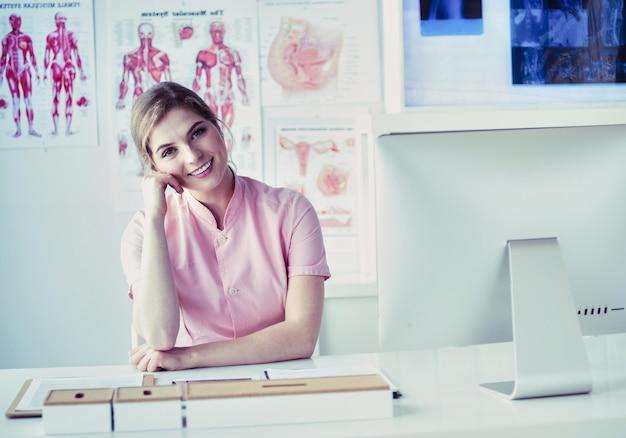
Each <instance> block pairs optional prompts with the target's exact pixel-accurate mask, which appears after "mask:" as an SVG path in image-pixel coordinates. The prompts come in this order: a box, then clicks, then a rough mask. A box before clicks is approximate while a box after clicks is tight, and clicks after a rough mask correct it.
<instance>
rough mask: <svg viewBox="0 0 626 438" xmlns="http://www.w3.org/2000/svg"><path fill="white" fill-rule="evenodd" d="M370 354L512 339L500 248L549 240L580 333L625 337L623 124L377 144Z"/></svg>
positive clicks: (415, 137)
mask: <svg viewBox="0 0 626 438" xmlns="http://www.w3.org/2000/svg"><path fill="white" fill-rule="evenodd" d="M374 148H375V150H374V157H375V160H374V166H375V178H376V182H375V186H376V244H377V276H378V286H379V324H380V326H379V330H380V333H379V335H380V343H381V349H382V350H398V349H413V348H430V347H440V346H462V345H471V344H481V343H491V342H503V341H510V340H512V328H511V324H512V322H511V298H510V284H509V264H508V256H507V241H509V240H516V239H534V238H545V237H556V238H557V240H558V243H559V246H560V251H561V255H562V258H563V262H564V265H565V269H566V274H567V278H568V282H569V285H570V288H571V292H572V295H573V299H574V303H575V306H576V308H577V310H576V311H577V313H578V317H579V321H580V324H581V329H582V333H583V335H599V334H605V333H616V332H626V310H625V307H626V125H608V126H589V127H587V126H582V127H581V126H577V127H566V128H537V129H510V130H493V131H467V132H439V133H407V134H390V135H383V136H380V137H379V138H378V139H377V141H376V144H375V145H374Z"/></svg>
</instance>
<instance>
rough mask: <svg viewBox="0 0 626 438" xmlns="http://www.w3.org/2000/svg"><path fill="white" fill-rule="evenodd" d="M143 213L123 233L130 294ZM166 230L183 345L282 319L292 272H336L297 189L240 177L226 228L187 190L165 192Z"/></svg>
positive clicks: (245, 331)
mask: <svg viewBox="0 0 626 438" xmlns="http://www.w3.org/2000/svg"><path fill="white" fill-rule="evenodd" d="M144 218H145V216H144V212H143V211H139V212H137V213H136V214H135V215H134V217H133V219H132V220H131V222H130V223H129V224H128V226H127V227H126V230H125V231H124V235H123V237H122V249H121V255H122V265H123V269H124V274H125V275H126V279H127V281H128V284H129V291H128V293H129V296H130V297H131V298H132V288H133V284H134V283H135V282H136V281H137V280H138V279H139V268H140V264H141V248H142V242H143V223H144ZM165 235H166V238H167V244H168V249H169V254H170V262H171V268H172V272H173V275H174V282H175V285H176V291H177V293H178V300H179V305H180V330H179V333H178V338H177V339H176V345H177V346H188V345H196V344H201V343H206V342H214V341H219V340H224V339H233V338H236V337H240V336H244V335H247V334H250V333H253V332H256V331H258V330H260V329H262V328H265V327H268V326H270V325H273V324H276V323H278V322H280V321H283V320H284V319H285V299H286V297H287V280H288V278H289V277H292V276H294V275H318V276H323V277H325V278H326V279H327V278H329V277H330V271H329V269H328V264H327V262H326V253H325V250H324V243H323V238H322V233H321V228H320V225H319V220H318V218H317V214H316V212H315V210H314V208H313V206H312V205H311V203H310V202H309V201H308V200H307V199H306V198H305V197H304V196H302V195H300V194H299V193H297V192H294V191H292V190H289V189H285V188H273V187H270V186H268V185H266V184H264V183H262V182H259V181H256V180H253V179H250V178H246V177H243V176H235V191H234V194H233V197H232V199H231V200H230V203H229V205H228V207H227V209H226V213H225V217H224V229H223V230H219V229H218V228H217V223H216V221H215V218H214V217H213V214H212V213H211V212H210V211H209V210H208V209H207V208H206V207H204V206H203V205H202V204H201V203H200V202H198V201H197V200H196V199H194V198H193V197H192V196H191V195H189V194H188V192H183V194H177V193H172V194H168V195H167V214H166V216H165ZM148 293H149V292H148Z"/></svg>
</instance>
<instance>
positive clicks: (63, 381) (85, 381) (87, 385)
mask: <svg viewBox="0 0 626 438" xmlns="http://www.w3.org/2000/svg"><path fill="white" fill-rule="evenodd" d="M142 384H143V374H122V375H115V376H101V377H65V378H52V379H33V380H32V382H31V384H30V386H29V387H28V389H27V390H26V392H25V393H24V396H23V397H22V399H21V400H20V402H19V403H18V405H17V407H16V408H15V410H16V411H38V410H41V409H43V404H44V402H45V400H46V398H47V397H48V393H49V392H50V391H52V390H55V389H96V388H119V387H123V386H141V385H142Z"/></svg>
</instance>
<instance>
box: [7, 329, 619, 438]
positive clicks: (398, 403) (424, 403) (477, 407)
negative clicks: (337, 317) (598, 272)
mask: <svg viewBox="0 0 626 438" xmlns="http://www.w3.org/2000/svg"><path fill="white" fill-rule="evenodd" d="M585 345H586V348H587V352H588V356H589V361H590V363H591V368H592V374H593V384H594V389H593V391H592V392H591V393H590V394H584V395H575V396H565V397H549V398H542V399H531V400H518V401H509V400H506V399H504V398H501V397H498V396H497V395H495V394H492V393H490V392H487V391H484V390H482V389H480V388H479V386H478V385H479V384H480V383H485V382H491V381H499V380H511V379H512V376H513V371H514V370H513V349H512V345H511V344H509V343H502V344H488V345H477V346H471V347H462V348H440V349H429V350H417V351H402V352H385V353H371V354H356V355H342V356H319V357H315V358H313V359H309V360H299V361H289V362H280V363H273V364H261V365H249V366H237V367H223V368H204V369H195V370H186V371H178V372H161V373H157V375H156V376H157V384H159V383H164V384H165V383H168V382H171V381H172V380H178V379H202V378H235V377H250V376H256V375H260V374H261V373H262V372H263V370H264V369H267V368H285V369H296V368H337V367H372V366H374V367H377V368H379V369H380V370H382V371H383V372H384V373H385V374H386V375H387V376H388V377H389V378H390V379H391V380H392V381H393V382H394V383H395V384H396V385H397V386H398V387H399V388H400V390H401V391H402V393H403V397H402V398H401V399H397V400H394V417H393V418H392V419H384V420H371V421H359V422H329V423H310V424H297V425H281V426H263V427H255V428H253V430H252V429H250V428H229V429H220V430H216V429H211V435H215V436H220V437H231V436H232V437H235V436H242V435H244V436H245V435H248V434H250V435H254V436H255V437H271V438H275V437H276V436H299V437H308V436H311V437H320V436H333V437H354V436H361V437H363V436H367V437H374V436H443V437H452V436H463V437H487V438H489V437H501V436H506V437H507V438H515V437H527V436H533V437H543V436H546V437H548V436H549V437H561V436H567V437H585V438H586V437H589V436H598V437H603V438H606V437H624V436H626V335H610V336H600V337H593V338H587V339H585ZM129 372H136V371H135V370H134V369H133V368H132V367H130V366H125V365H123V366H106V367H80V368H37V369H7V370H0V388H1V390H0V407H1V408H2V409H3V412H4V411H5V410H6V409H7V408H8V406H9V405H10V404H11V402H12V400H13V398H14V397H15V395H16V394H17V392H18V391H19V389H20V387H21V386H22V383H23V382H24V380H26V379H29V378H33V377H44V378H45V377H68V376H98V375H100V376H106V375H113V374H124V373H129ZM252 432H253V433H252ZM0 436H6V437H12V438H18V437H26V436H28V437H32V436H43V422H42V420H41V418H20V419H8V418H6V417H4V416H3V418H2V420H0ZM74 436H76V435H74ZM89 436H94V435H89ZM98 436H102V435H98ZM106 436H109V435H106ZM111 436H116V434H115V433H112V434H111ZM119 436H124V437H127V438H134V437H153V438H159V437H166V436H167V437H173V436H180V437H186V438H193V437H205V436H207V429H205V430H189V429H185V430H181V431H163V432H154V431H150V432H140V433H120V434H119Z"/></svg>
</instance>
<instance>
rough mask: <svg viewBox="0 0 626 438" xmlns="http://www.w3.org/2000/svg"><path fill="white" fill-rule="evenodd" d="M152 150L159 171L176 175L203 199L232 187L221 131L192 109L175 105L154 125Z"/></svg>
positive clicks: (151, 136)
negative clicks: (175, 106)
mask: <svg viewBox="0 0 626 438" xmlns="http://www.w3.org/2000/svg"><path fill="white" fill-rule="evenodd" d="M150 154H151V158H152V160H153V163H154V168H155V170H156V171H157V172H164V173H168V174H170V175H172V176H174V177H175V178H176V179H177V180H178V181H179V182H180V183H181V185H182V186H183V187H184V188H185V189H186V190H189V191H190V192H191V194H192V196H193V197H194V198H196V199H198V200H199V201H200V202H211V199H213V198H215V197H216V196H221V195H230V193H231V191H232V182H233V178H234V177H233V174H232V172H231V170H230V167H229V166H228V150H227V148H226V144H225V143H224V138H223V136H222V133H221V131H220V130H219V129H218V128H217V127H216V126H215V125H214V124H213V123H211V121H209V120H207V119H205V118H203V117H202V116H200V115H198V114H196V113H195V112H193V111H191V110H189V109H186V108H182V107H178V108H174V109H172V110H171V111H169V112H168V113H167V114H166V115H165V117H164V118H163V119H162V120H161V121H160V122H159V123H158V124H157V125H156V126H155V127H154V129H153V130H152V134H151V135H150Z"/></svg>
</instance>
